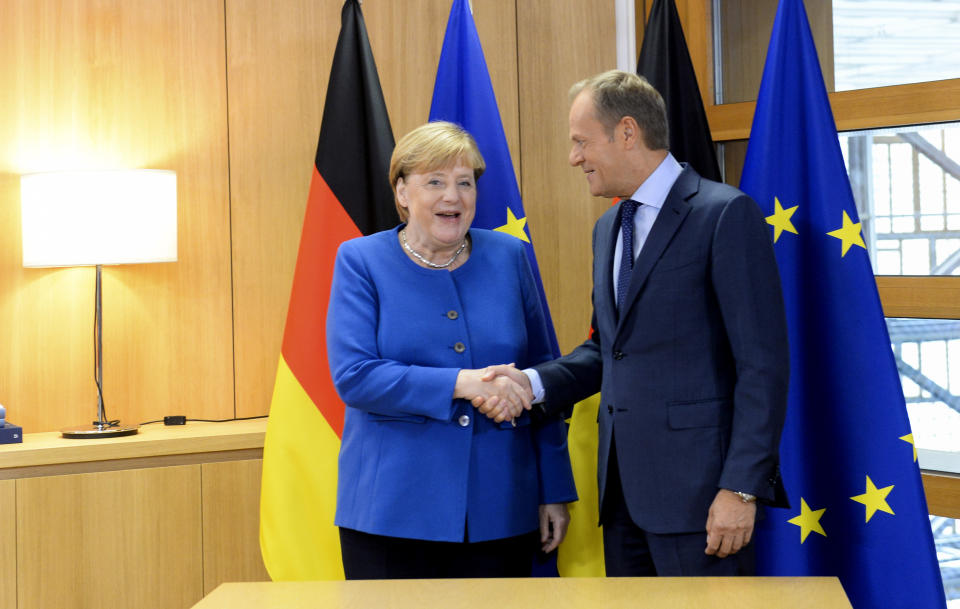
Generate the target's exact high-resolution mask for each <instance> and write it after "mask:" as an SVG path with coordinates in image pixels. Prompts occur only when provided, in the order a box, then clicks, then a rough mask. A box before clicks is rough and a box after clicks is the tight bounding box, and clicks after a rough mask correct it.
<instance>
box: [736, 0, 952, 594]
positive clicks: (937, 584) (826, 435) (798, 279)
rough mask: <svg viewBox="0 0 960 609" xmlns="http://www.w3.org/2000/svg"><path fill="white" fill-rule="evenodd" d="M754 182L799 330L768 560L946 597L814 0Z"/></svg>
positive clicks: (771, 72) (778, 57) (786, 34)
mask: <svg viewBox="0 0 960 609" xmlns="http://www.w3.org/2000/svg"><path fill="white" fill-rule="evenodd" d="M740 187H741V189H742V190H743V191H745V192H746V193H748V194H749V195H751V196H752V197H753V198H754V199H755V200H756V201H757V202H758V203H759V204H760V206H761V207H762V208H763V209H764V211H765V214H766V216H767V222H768V223H769V224H770V226H771V233H772V238H773V240H774V244H775V245H774V247H775V249H776V253H777V260H778V263H779V266H780V274H781V277H782V284H783V294H784V300H785V301H786V309H787V319H788V324H789V332H790V359H791V362H790V367H791V372H792V377H791V379H790V393H789V406H788V409H787V420H786V426H785V428H784V431H783V439H782V443H781V448H780V453H781V468H782V472H783V480H784V483H785V484H786V487H787V493H788V495H789V497H790V502H791V504H792V506H793V507H792V508H790V509H769V510H768V511H767V517H766V519H765V520H763V521H762V522H761V523H760V524H759V526H758V533H757V543H758V547H757V552H758V554H757V564H758V571H759V572H760V573H761V574H765V575H834V576H839V578H840V581H841V583H842V584H843V587H844V589H845V590H846V592H847V595H848V596H849V597H850V601H851V603H852V604H853V606H854V608H855V609H873V608H877V609H879V608H884V609H891V608H910V609H914V608H920V607H922V608H931V607H944V606H945V600H944V592H943V583H942V580H941V578H940V573H939V569H938V567H937V561H936V554H935V550H934V545H933V536H932V533H931V530H930V521H929V518H928V514H927V506H926V501H925V499H924V495H923V487H922V485H921V480H920V471H919V469H918V467H917V463H916V452H915V450H914V447H913V436H912V435H911V432H910V423H909V421H908V419H907V410H906V406H905V404H904V399H903V393H902V389H901V386H900V378H899V375H898V373H897V367H896V365H895V362H894V357H893V352H892V350H891V346H890V340H889V337H888V336H887V330H886V326H885V324H884V319H883V311H882V309H881V306H880V299H879V297H878V295H877V287H876V282H875V280H874V276H873V272H872V270H871V268H870V260H869V258H868V254H867V250H866V247H865V244H864V241H863V237H862V236H861V230H860V220H859V218H858V217H857V210H856V207H855V205H854V200H853V193H852V191H851V189H850V182H849V180H848V178H847V173H846V170H845V169H844V163H843V157H842V155H841V152H840V146H839V142H838V140H837V130H836V126H835V123H834V121H833V115H832V114H831V111H830V105H829V101H828V98H827V93H826V88H825V87H824V83H823V76H822V74H821V72H820V65H819V63H818V61H817V53H816V50H815V48H814V45H813V38H812V36H811V34H810V26H809V24H808V22H807V16H806V13H805V11H804V9H803V4H802V2H801V0H781V2H780V6H779V9H778V11H777V17H776V21H775V22H774V26H773V35H772V36H771V39H770V47H769V50H768V52H767V60H766V65H765V67H764V72H763V81H762V82H761V85H760V93H759V98H758V100H757V109H756V114H755V115H754V119H753V128H752V130H751V135H750V144H749V148H748V150H747V158H746V162H745V165H744V170H743V179H742V180H741V183H740Z"/></svg>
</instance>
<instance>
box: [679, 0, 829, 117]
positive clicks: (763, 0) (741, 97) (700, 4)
mask: <svg viewBox="0 0 960 609" xmlns="http://www.w3.org/2000/svg"><path fill="white" fill-rule="evenodd" d="M678 4H679V3H678ZM685 4H687V5H690V7H691V8H694V7H695V6H696V10H697V13H698V14H696V15H694V14H691V15H690V17H691V18H695V19H696V20H697V21H699V22H700V23H708V21H707V20H706V19H705V18H704V17H706V16H709V12H704V11H705V10H706V9H705V7H704V5H706V4H707V1H706V0H689V1H687V2H685ZM719 4H720V14H719V15H717V18H718V20H719V24H720V28H719V29H720V41H719V43H720V44H719V47H720V59H721V66H722V67H721V72H722V80H723V87H722V95H721V97H722V99H723V102H724V103H735V102H743V101H751V100H756V99H757V92H758V91H759V90H760V80H761V78H762V76H763V66H764V63H765V62H766V58H767V47H768V46H769V44H770V33H771V32H772V31H773V20H774V17H775V16H776V14H777V6H778V4H779V3H778V2H770V1H769V0H725V1H724V2H721V3H719ZM804 6H805V8H806V12H807V18H808V20H809V22H810V30H811V32H812V34H813V41H814V46H815V47H816V49H817V55H818V56H819V58H820V69H821V71H822V72H823V80H824V82H825V83H826V85H827V90H828V91H833V3H832V1H831V0H806V1H805V2H804ZM678 12H679V11H678ZM686 26H687V23H684V27H686ZM700 31H701V32H702V30H700ZM691 38H692V39H693V40H698V39H700V40H705V39H702V38H701V37H700V36H696V37H691ZM700 44H703V42H698V43H695V45H689V46H690V53H691V55H695V56H698V57H700V58H701V62H702V60H703V59H704V58H705V53H706V49H707V47H706V46H703V47H701V46H700ZM701 62H694V65H696V64H697V63H701ZM701 65H702V63H701ZM697 76H698V77H702V76H703V74H701V73H700V72H699V71H698V73H697ZM704 99H705V100H706V99H707V98H706V97H705V98H704ZM711 127H712V125H711Z"/></svg>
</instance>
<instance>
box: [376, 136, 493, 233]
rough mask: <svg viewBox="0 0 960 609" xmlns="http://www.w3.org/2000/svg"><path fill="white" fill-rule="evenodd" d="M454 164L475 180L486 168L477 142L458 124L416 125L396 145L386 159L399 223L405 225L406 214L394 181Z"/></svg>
mask: <svg viewBox="0 0 960 609" xmlns="http://www.w3.org/2000/svg"><path fill="white" fill-rule="evenodd" d="M458 162H460V163H463V164H464V165H465V166H467V167H470V168H471V169H473V177H474V179H479V178H480V176H482V175H483V172H484V170H485V169H486V167H487V166H486V164H485V163H484V162H483V156H482V155H481V154H480V149H479V148H477V142H476V141H474V139H473V136H471V135H470V134H469V133H467V131H466V130H465V129H464V128H463V127H461V126H460V125H455V124H454V123H449V122H447V121H433V122H430V123H427V124H425V125H420V126H419V127H417V128H416V129H414V130H413V131H411V132H410V133H408V134H406V135H405V136H403V137H402V138H400V141H399V142H397V145H396V147H395V148H394V149H393V156H391V157H390V174H389V176H390V187H391V188H393V189H394V192H393V198H394V204H395V205H396V206H397V214H399V215H400V221H401V222H406V221H407V219H408V218H409V217H410V212H408V211H407V208H406V207H402V206H401V205H400V201H399V200H397V191H396V188H397V180H399V179H400V178H406V177H407V176H408V175H410V174H411V173H428V172H431V171H436V170H437V169H441V168H445V167H452V166H453V165H456V164H457V163H458Z"/></svg>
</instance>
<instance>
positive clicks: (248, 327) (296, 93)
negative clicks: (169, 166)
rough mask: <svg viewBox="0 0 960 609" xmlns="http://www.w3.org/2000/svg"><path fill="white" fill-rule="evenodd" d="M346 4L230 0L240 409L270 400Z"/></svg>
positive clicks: (254, 410)
mask: <svg viewBox="0 0 960 609" xmlns="http://www.w3.org/2000/svg"><path fill="white" fill-rule="evenodd" d="M342 5H343V3H342V2H340V1H339V0H323V1H319V2H317V1H312V0H291V1H289V2H284V3H283V9H282V10H277V5H276V3H273V2H267V1H265V0H230V1H229V2H227V3H226V23H227V28H226V37H227V45H226V48H227V84H228V87H229V98H230V108H229V123H230V167H231V171H230V199H231V223H232V239H233V242H232V244H231V247H232V251H233V276H234V285H233V290H234V292H233V306H234V332H235V337H234V350H235V359H236V361H235V368H236V395H237V415H238V416H253V415H257V414H263V413H265V412H266V411H267V409H268V407H269V405H270V396H271V393H272V391H273V381H274V378H275V376H276V372H277V362H278V358H279V356H280V342H281V339H282V336H283V325H284V321H285V319H286V313H287V303H288V301H289V298H290V285H291V282H292V280H293V269H294V265H295V263H296V257H297V248H298V245H299V243H300V228H301V225H302V223H303V212H304V209H306V203H307V193H308V191H309V187H310V177H311V175H312V172H313V159H314V154H315V153H316V148H317V133H318V131H319V129H320V118H321V113H322V111H323V102H324V98H325V95H326V87H327V79H328V77H329V72H330V63H331V61H332V60H333V51H334V48H335V46H336V42H337V34H338V32H339V31H340V8H341V6H342Z"/></svg>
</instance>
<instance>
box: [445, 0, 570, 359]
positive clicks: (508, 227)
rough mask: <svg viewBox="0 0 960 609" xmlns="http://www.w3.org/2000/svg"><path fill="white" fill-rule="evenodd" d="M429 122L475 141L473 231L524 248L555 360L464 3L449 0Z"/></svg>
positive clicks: (513, 179)
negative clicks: (478, 162) (479, 158)
mask: <svg viewBox="0 0 960 609" xmlns="http://www.w3.org/2000/svg"><path fill="white" fill-rule="evenodd" d="M430 120H431V121H441V120H442V121H450V122H452V123H456V124H458V125H460V126H461V127H463V128H464V129H466V130H467V131H469V132H470V135H472V136H473V139H475V140H476V142H477V147H479V148H480V154H482V155H483V160H484V162H486V164H487V169H486V171H484V173H483V176H482V177H481V178H480V182H479V183H478V188H477V215H476V216H475V217H474V219H473V226H474V227H475V228H488V229H493V230H499V231H502V232H505V233H507V234H509V235H513V236H514V237H516V238H518V239H520V240H521V241H523V242H524V244H525V245H526V249H527V258H528V259H529V260H530V267H531V268H532V269H533V276H534V278H536V280H537V288H538V289H539V291H540V302H541V303H542V304H543V310H544V313H545V314H546V317H547V329H548V331H549V333H550V340H551V343H552V346H553V352H554V354H555V355H556V356H559V355H560V347H559V346H558V344H557V338H556V335H555V334H554V331H553V321H552V320H551V318H550V308H549V307H548V306H547V299H546V296H545V295H544V293H543V283H542V282H541V281H540V268H539V267H538V266H537V258H536V255H535V254H534V252H533V245H532V243H531V242H530V232H529V228H528V227H527V225H526V224H527V216H526V214H525V213H524V211H523V202H522V201H521V200H520V188H519V187H518V186H517V176H516V174H514V172H513V161H511V159H510V149H509V148H508V147H507V136H506V135H505V133H504V131H503V123H502V122H501V120H500V110H499V109H498V108H497V98H496V97H495V96H494V94H493V84H492V83H491V81H490V73H489V72H488V71H487V62H486V60H485V59H484V58H483V48H482V47H481V46H480V36H479V35H478V34H477V27H476V25H475V24H474V22H473V15H472V14H471V12H470V4H469V2H467V0H454V3H453V7H452V8H451V9H450V18H449V19H448V21H447V32H446V34H445V35H444V38H443V49H442V50H441V52H440V64H439V66H437V80H436V83H435V84H434V86H433V102H432V103H431V105H430Z"/></svg>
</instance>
